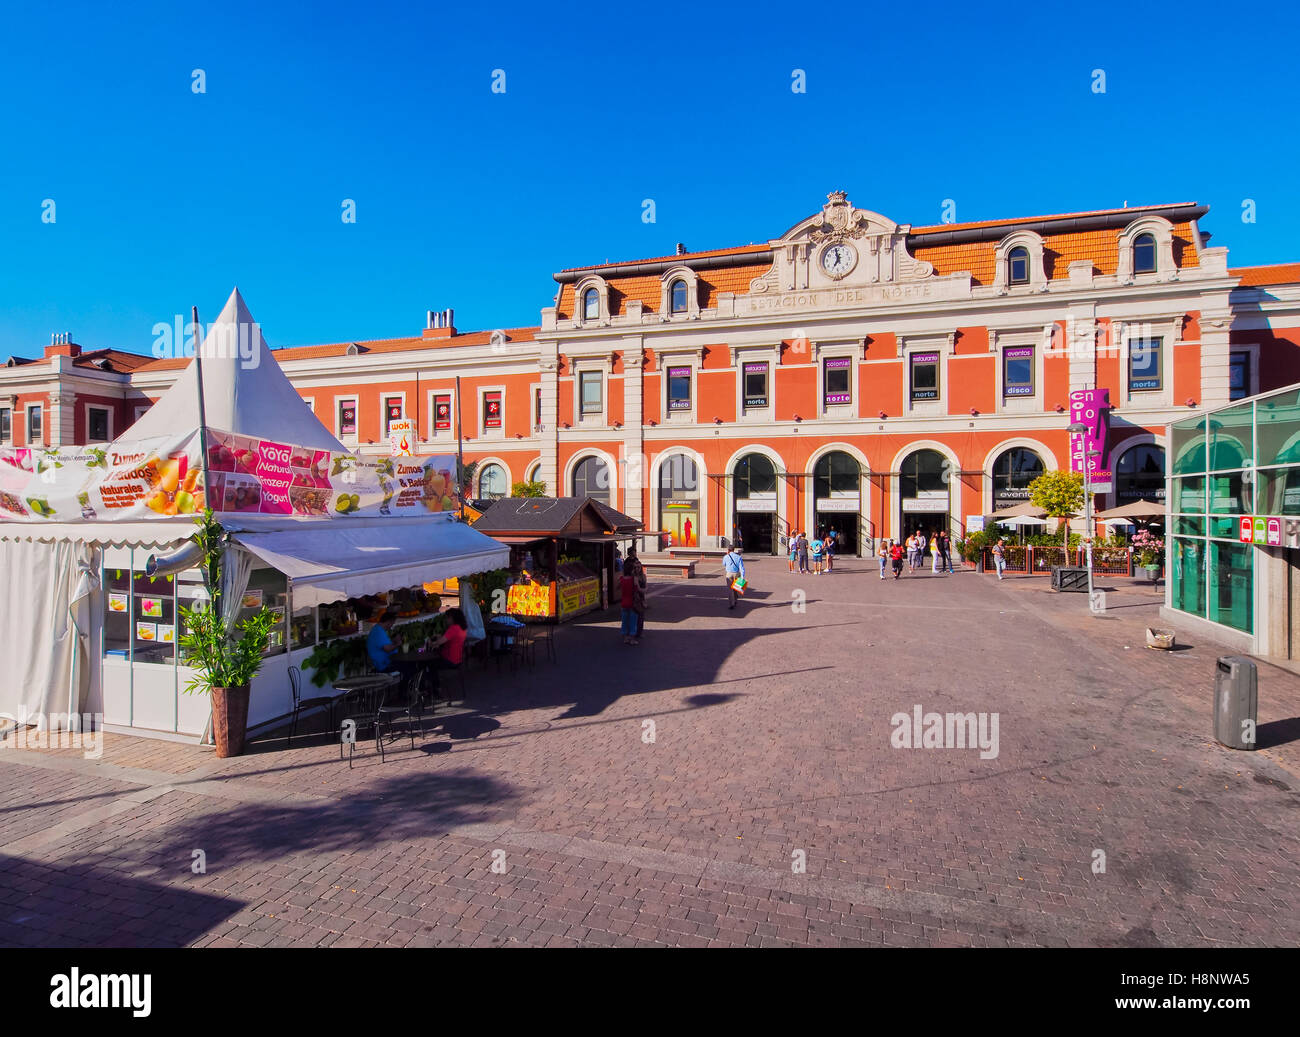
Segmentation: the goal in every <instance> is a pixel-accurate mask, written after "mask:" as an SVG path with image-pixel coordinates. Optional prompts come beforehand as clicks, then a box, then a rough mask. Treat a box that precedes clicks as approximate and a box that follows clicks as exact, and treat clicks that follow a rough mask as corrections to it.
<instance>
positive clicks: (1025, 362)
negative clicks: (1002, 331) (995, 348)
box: [1002, 346, 1034, 399]
mask: <svg viewBox="0 0 1300 1037" xmlns="http://www.w3.org/2000/svg"><path fill="white" fill-rule="evenodd" d="M1033 395H1034V347H1033V346H1010V347H1008V348H1006V349H1004V350H1003V351H1002V396H1003V398H1004V399H1016V398H1017V397H1020V396H1033Z"/></svg>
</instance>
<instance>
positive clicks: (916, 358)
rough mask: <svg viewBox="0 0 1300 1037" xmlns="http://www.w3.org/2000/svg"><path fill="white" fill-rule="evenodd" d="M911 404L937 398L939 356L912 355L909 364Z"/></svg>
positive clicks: (931, 354) (933, 354) (936, 354)
mask: <svg viewBox="0 0 1300 1037" xmlns="http://www.w3.org/2000/svg"><path fill="white" fill-rule="evenodd" d="M911 368H912V370H911V385H912V402H913V403H915V402H917V401H918V400H937V399H938V398H939V354H938V353H913V354H912V362H911Z"/></svg>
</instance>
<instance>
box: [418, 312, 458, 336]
mask: <svg viewBox="0 0 1300 1037" xmlns="http://www.w3.org/2000/svg"><path fill="white" fill-rule="evenodd" d="M455 317H456V311H455V310H429V312H428V316H427V322H426V324H425V328H424V335H423V337H424V338H451V337H452V336H453V335H455V334H456V325H455V323H454V320H455Z"/></svg>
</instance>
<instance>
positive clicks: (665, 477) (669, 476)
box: [659, 454, 700, 497]
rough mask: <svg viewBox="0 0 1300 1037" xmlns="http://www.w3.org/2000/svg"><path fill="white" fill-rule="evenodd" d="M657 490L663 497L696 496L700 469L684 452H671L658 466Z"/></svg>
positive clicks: (698, 487) (698, 490)
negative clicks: (670, 455)
mask: <svg viewBox="0 0 1300 1037" xmlns="http://www.w3.org/2000/svg"><path fill="white" fill-rule="evenodd" d="M659 492H660V494H661V495H662V496H664V497H698V496H699V495H700V470H699V468H698V467H697V466H696V464H695V462H694V461H692V460H691V459H690V458H689V457H687V456H686V455H685V454H673V455H672V457H667V458H665V459H664V461H663V463H662V464H660V466H659Z"/></svg>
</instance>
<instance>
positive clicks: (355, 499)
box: [334, 493, 361, 515]
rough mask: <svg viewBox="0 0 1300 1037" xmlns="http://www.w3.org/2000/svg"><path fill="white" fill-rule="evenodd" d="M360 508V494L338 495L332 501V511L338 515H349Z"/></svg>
mask: <svg viewBox="0 0 1300 1037" xmlns="http://www.w3.org/2000/svg"><path fill="white" fill-rule="evenodd" d="M360 507H361V494H359V493H340V494H339V495H338V498H337V499H336V500H335V501H334V510H335V511H336V512H338V513H339V514H340V515H350V514H352V512H354V511H357V510H358V509H359V508H360Z"/></svg>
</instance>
